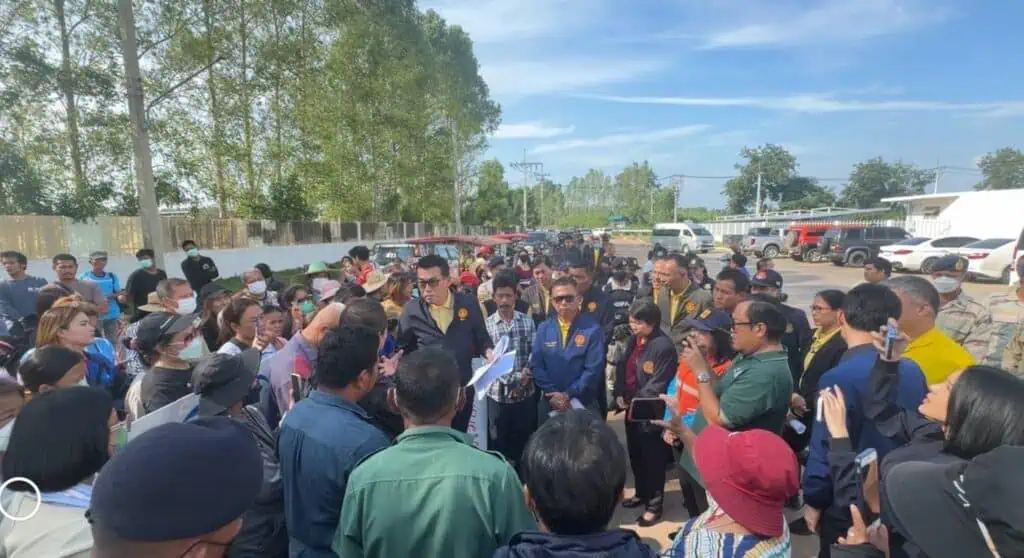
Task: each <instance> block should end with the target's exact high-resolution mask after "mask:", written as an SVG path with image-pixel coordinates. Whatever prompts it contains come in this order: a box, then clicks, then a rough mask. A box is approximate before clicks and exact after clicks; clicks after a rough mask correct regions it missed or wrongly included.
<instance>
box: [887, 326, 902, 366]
mask: <svg viewBox="0 0 1024 558" xmlns="http://www.w3.org/2000/svg"><path fill="white" fill-rule="evenodd" d="M897 335H899V331H897V329H896V326H888V327H887V328H886V330H885V360H892V356H893V355H892V353H893V350H894V349H895V347H896V336H897Z"/></svg>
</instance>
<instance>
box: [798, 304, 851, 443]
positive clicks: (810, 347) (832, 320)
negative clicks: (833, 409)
mask: <svg viewBox="0 0 1024 558" xmlns="http://www.w3.org/2000/svg"><path fill="white" fill-rule="evenodd" d="M844 298H845V295H844V294H843V292H842V291H837V290H834V289H826V290H824V291H821V292H819V293H818V294H816V295H814V302H812V303H811V320H813V321H814V326H815V329H814V332H813V334H812V335H811V339H810V341H809V342H808V343H807V344H806V345H805V346H804V347H803V351H802V352H801V354H802V361H803V370H804V372H803V374H801V375H800V380H799V382H797V385H796V386H795V392H794V393H793V397H792V398H791V399H790V410H791V412H792V413H793V415H794V416H795V417H797V419H798V420H799V421H800V422H802V423H803V424H804V431H803V433H797V432H796V431H795V430H793V429H792V428H790V427H787V428H786V429H785V430H784V431H783V433H782V437H783V438H785V440H786V442H787V443H788V444H789V447H790V448H792V449H793V452H794V453H796V454H797V455H800V452H802V451H803V450H804V449H806V448H807V444H808V442H809V441H810V439H811V428H812V427H813V426H814V416H815V411H816V409H815V407H814V405H815V403H816V401H817V394H816V393H815V390H816V389H817V386H818V380H819V379H820V378H821V377H822V376H823V375H824V374H825V372H828V371H829V370H831V369H832V368H833V367H834V366H836V365H837V364H839V360H840V359H842V358H843V355H844V354H845V353H846V341H844V340H843V336H842V333H841V332H840V331H839V311H840V310H841V309H842V308H843V299H844Z"/></svg>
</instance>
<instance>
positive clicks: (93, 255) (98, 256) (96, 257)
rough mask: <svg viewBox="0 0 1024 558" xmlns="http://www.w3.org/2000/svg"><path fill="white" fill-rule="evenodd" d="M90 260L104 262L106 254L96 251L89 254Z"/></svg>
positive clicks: (102, 251)
mask: <svg viewBox="0 0 1024 558" xmlns="http://www.w3.org/2000/svg"><path fill="white" fill-rule="evenodd" d="M89 259H90V260H105V259H107V252H106V251H105V250H96V251H94V252H92V253H91V254H89Z"/></svg>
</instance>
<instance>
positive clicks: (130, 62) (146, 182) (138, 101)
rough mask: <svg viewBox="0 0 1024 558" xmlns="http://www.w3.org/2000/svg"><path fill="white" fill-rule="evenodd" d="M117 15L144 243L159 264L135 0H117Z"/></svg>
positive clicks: (160, 243) (159, 233)
mask: <svg viewBox="0 0 1024 558" xmlns="http://www.w3.org/2000/svg"><path fill="white" fill-rule="evenodd" d="M118 12H119V13H118V19H119V20H120V24H121V51H122V53H123V55H124V72H125V85H126V86H127V90H128V116H129V118H130V119H131V123H132V126H133V128H134V131H135V134H134V137H133V138H132V147H133V148H134V152H135V184H136V188H137V189H138V192H139V213H140V215H139V217H140V218H141V219H142V243H143V245H145V247H147V248H150V249H152V250H153V252H154V253H155V255H156V257H155V258H154V259H155V261H154V262H153V263H154V265H156V266H157V267H161V266H164V265H165V262H164V232H163V224H162V223H161V222H160V211H159V209H158V208H157V205H156V188H155V186H154V183H153V153H152V151H151V150H150V148H149V125H148V123H147V122H146V104H145V99H144V94H143V91H142V74H141V72H140V71H139V51H138V45H137V44H136V41H135V13H134V12H133V11H132V0H118Z"/></svg>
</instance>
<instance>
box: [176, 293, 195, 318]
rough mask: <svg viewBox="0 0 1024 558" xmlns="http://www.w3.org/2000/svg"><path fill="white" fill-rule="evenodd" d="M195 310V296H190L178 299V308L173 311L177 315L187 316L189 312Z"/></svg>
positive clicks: (191, 312)
mask: <svg viewBox="0 0 1024 558" xmlns="http://www.w3.org/2000/svg"><path fill="white" fill-rule="evenodd" d="M195 311H196V297H194V296H190V297H188V298H183V299H181V300H179V301H178V309H177V310H176V311H175V314H178V315H179V316H188V315H189V314H193V313H195Z"/></svg>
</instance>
